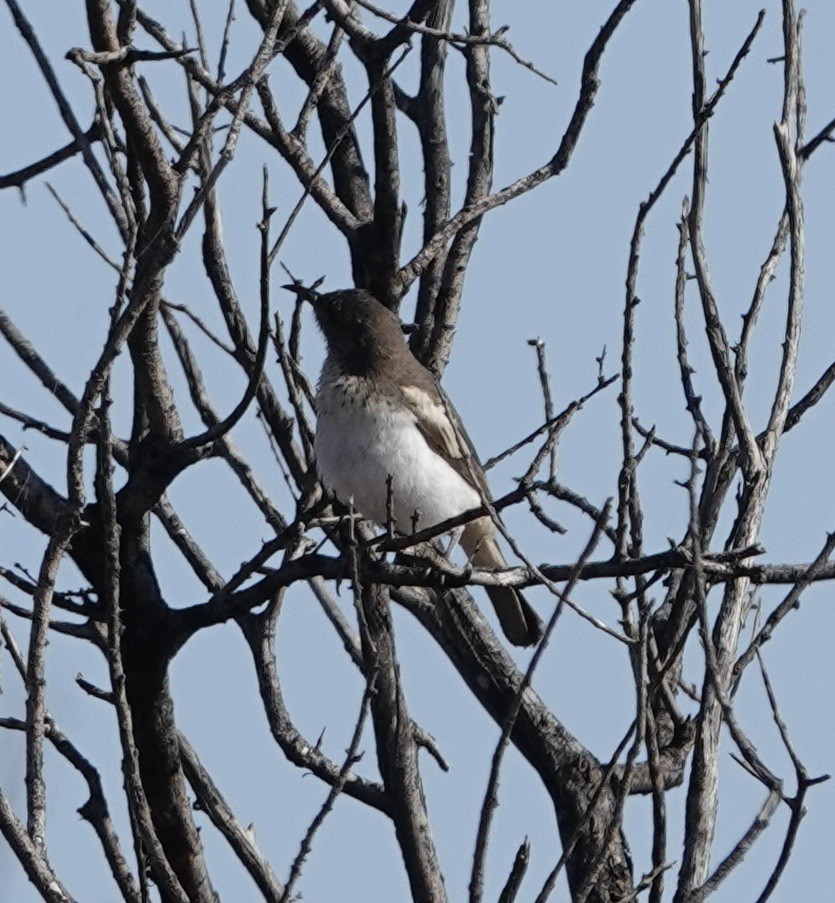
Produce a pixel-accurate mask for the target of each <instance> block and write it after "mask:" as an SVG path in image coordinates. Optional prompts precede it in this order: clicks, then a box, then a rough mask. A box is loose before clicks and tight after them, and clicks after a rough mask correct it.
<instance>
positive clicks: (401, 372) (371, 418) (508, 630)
mask: <svg viewBox="0 0 835 903" xmlns="http://www.w3.org/2000/svg"><path fill="white" fill-rule="evenodd" d="M287 288H289V289H291V290H294V291H296V292H297V294H299V295H301V296H302V297H305V298H307V300H309V301H310V302H311V303H312V305H313V310H314V312H315V315H316V320H317V322H318V324H319V327H320V329H321V330H322V333H323V335H324V337H325V341H326V343H327V357H326V359H325V363H324V366H323V368H322V376H321V378H320V380H319V387H318V392H317V395H316V415H317V416H316V438H315V452H316V462H317V468H318V471H319V476H320V477H321V480H322V482H323V483H324V485H325V486H326V487H327V488H328V489H330V490H331V491H332V492H333V493H334V494H335V495H336V496H337V498H339V500H340V501H342V502H343V503H345V504H349V503H353V505H354V507H355V508H356V510H357V511H358V512H359V513H360V514H361V515H362V516H363V517H365V518H368V519H369V520H372V521H375V522H376V523H378V524H385V523H386V521H387V517H388V514H387V508H388V503H389V499H391V508H392V514H393V520H394V526H395V528H396V529H397V531H398V532H399V533H403V534H409V533H412V532H414V531H415V530H416V529H418V530H422V529H425V528H428V527H433V526H435V525H436V524H439V523H441V522H442V521H445V520H448V519H449V518H451V517H455V516H457V515H459V514H461V513H463V512H464V511H468V510H471V509H473V508H478V507H479V506H480V505H482V504H483V500H484V499H485V498H487V499H489V498H490V493H489V489H488V487H487V480H486V478H485V475H484V471H483V470H482V467H481V464H480V463H479V461H478V457H477V456H476V453H475V451H474V449H473V447H472V443H471V442H470V440H469V439H468V437H467V434H466V433H465V432H464V429H463V427H462V425H461V422H460V420H459V418H458V415H457V414H456V413H455V410H454V408H453V407H452V405H451V403H450V402H449V400H448V399H447V398H446V396H445V395H444V394H443V392H442V390H441V388H440V386H439V385H438V382H437V381H436V379H435V377H434V376H433V375H432V374H431V373H430V372H429V370H427V369H426V367H424V366H423V364H421V363H420V362H419V361H418V360H417V358H416V357H415V356H414V355H413V354H412V352H411V351H410V350H409V347H408V346H407V344H406V342H405V339H404V336H403V331H402V329H401V326H400V321H399V320H398V319H397V317H396V316H395V314H394V313H392V311H390V310H389V309H388V308H387V307H385V306H384V305H383V304H381V303H380V302H379V301H378V300H377V299H376V298H375V297H374V296H373V295H371V294H370V293H369V292H367V291H363V290H359V289H349V290H345V291H337V292H330V293H328V294H322V295H319V294H318V293H316V292H314V291H311V290H308V289H302V288H301V287H299V286H287ZM389 477H391V493H389V489H388V480H389ZM495 532H496V531H495V525H494V523H493V521H492V520H491V518H490V517H488V516H484V517H480V518H478V519H477V520H474V521H471V522H470V523H468V524H467V525H466V526H465V528H464V530H463V532H462V534H461V539H460V541H461V545H462V547H463V548H464V551H465V552H466V553H467V556H468V558H469V560H470V562H471V563H472V564H473V565H475V566H476V567H482V568H505V567H507V563H506V561H505V559H504V556H503V555H502V553H501V550H500V549H499V546H498V544H497V543H496V539H495ZM487 593H488V595H489V597H490V600H491V602H492V603H493V607H494V608H495V610H496V614H497V615H498V618H499V622H500V623H501V626H502V630H503V631H504V633H505V636H506V637H507V638H508V640H510V642H511V643H514V644H515V645H517V646H531V645H533V644H534V643H536V642H537V640H538V639H539V637H540V635H541V633H542V624H541V622H540V620H539V618H538V617H537V615H536V613H535V612H534V611H533V609H532V608H531V607H530V605H529V604H528V603H527V602H526V601H525V598H524V597H523V596H522V594H521V593H520V592H519V591H518V590H517V589H513V588H511V587H499V586H491V587H487Z"/></svg>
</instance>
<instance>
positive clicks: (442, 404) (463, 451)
mask: <svg viewBox="0 0 835 903" xmlns="http://www.w3.org/2000/svg"><path fill="white" fill-rule="evenodd" d="M400 390H401V392H402V397H403V401H404V402H405V403H406V405H407V407H408V408H409V410H410V411H411V412H412V413H413V414H414V416H415V425H416V426H417V428H418V430H419V431H420V434H421V435H422V436H423V438H424V439H425V440H426V444H427V445H428V446H429V447H430V448H431V449H432V451H434V452H435V454H436V455H440V456H441V457H442V458H443V459H444V460H445V461H447V463H448V464H449V465H450V466H451V467H452V468H453V469H454V470H455V471H456V472H457V473H458V474H459V475H460V476H461V477H463V478H464V479H465V480H466V481H467V482H468V483H469V484H470V485H471V486H472V487H473V488H474V489H477V490H478V491H479V492H480V493H482V494H483V495H484V496H485V497H486V498H488V499H489V498H490V490H489V489H488V486H487V478H486V477H485V476H484V471H483V470H482V469H481V464H480V463H479V461H478V456H477V455H476V453H475V449H474V448H473V444H472V442H470V437H469V436H468V435H467V433H466V431H465V430H464V426H463V424H462V423H461V419H460V418H459V416H458V414H457V412H456V410H455V408H453V406H452V402H450V401H449V399H448V398H447V397H446V396H445V395H443V393H442V392H441V390H440V388H439V387H438V386H436V385H432V386H431V387H427V386H417V385H402V386H401V387H400Z"/></svg>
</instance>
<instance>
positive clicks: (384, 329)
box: [284, 285, 404, 373]
mask: <svg viewBox="0 0 835 903" xmlns="http://www.w3.org/2000/svg"><path fill="white" fill-rule="evenodd" d="M284 288H286V289H288V290H290V291H292V292H295V294H296V295H297V296H298V297H299V298H301V299H302V300H304V301H308V302H309V303H310V305H311V306H312V307H313V312H314V314H315V315H316V322H317V323H318V324H319V328H320V329H321V330H322V335H323V336H324V337H325V342H326V343H327V346H328V352H329V353H330V355H332V356H333V357H334V358H336V360H337V361H338V362H339V363H340V364H341V365H342V367H343V368H344V369H348V370H349V371H350V372H354V373H359V372H363V371H364V370H367V369H369V368H370V367H373V366H374V364H375V362H376V361H377V360H378V359H379V358H380V357H381V356H386V355H388V354H390V353H391V352H392V351H393V350H394V349H402V348H403V344H404V343H403V333H402V330H401V328H400V321H399V320H398V319H397V316H396V315H395V314H394V313H392V311H390V310H389V309H388V308H387V307H386V306H385V305H383V304H381V303H380V302H379V301H378V300H377V299H376V298H375V297H374V296H373V295H372V294H371V293H370V292H367V291H365V290H364V289H342V290H340V291H336V292H327V293H325V294H320V293H319V292H317V291H316V290H315V289H309V288H305V287H304V286H301V285H285V286H284Z"/></svg>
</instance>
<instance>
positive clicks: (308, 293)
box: [281, 282, 320, 307]
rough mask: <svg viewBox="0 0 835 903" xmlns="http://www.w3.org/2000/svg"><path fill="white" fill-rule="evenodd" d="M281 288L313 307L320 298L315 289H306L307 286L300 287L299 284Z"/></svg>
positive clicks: (295, 283)
mask: <svg viewBox="0 0 835 903" xmlns="http://www.w3.org/2000/svg"><path fill="white" fill-rule="evenodd" d="M281 287H282V288H284V289H287V291H288V292H293V294H294V295H295V296H296V297H297V298H300V299H301V300H302V301H308V302H310V304H312V305H313V306H314V307H315V306H316V302H317V301H318V300H319V298H320V295H319V292H317V291H316V289H315V288H307V286H304V285H302V284H301V283H300V282H294V283H291V284H290V285H282V286H281Z"/></svg>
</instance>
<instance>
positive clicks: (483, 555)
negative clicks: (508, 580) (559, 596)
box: [461, 521, 542, 646]
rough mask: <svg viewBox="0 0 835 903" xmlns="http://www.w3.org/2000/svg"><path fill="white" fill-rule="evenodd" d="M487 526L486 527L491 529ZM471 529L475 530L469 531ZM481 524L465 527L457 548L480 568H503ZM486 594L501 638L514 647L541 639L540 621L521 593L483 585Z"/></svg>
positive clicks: (491, 539) (495, 545)
mask: <svg viewBox="0 0 835 903" xmlns="http://www.w3.org/2000/svg"><path fill="white" fill-rule="evenodd" d="M492 526H493V525H492V524H490V528H492ZM473 527H475V528H476V529H473ZM485 527H486V525H484V526H482V522H481V521H475V522H474V524H470V525H468V527H467V529H466V530H465V531H464V533H463V535H462V537H461V545H462V546H463V547H464V551H465V552H466V553H467V555H468V556H469V558H470V563H471V564H473V565H475V567H480V568H496V569H498V568H506V567H507V562H506V561H505V558H504V555H502V550H501V549H500V548H499V546H498V544H497V543H496V540H495V539H494V538H493V537H492V535H490V534H491V533H492V529H490V528H487V529H485ZM485 589H486V590H487V595H488V596H489V598H490V601H491V602H492V603H493V608H494V609H495V610H496V616H497V617H498V619H499V623H500V624H501V625H502V631H503V632H504V635H505V636H506V637H507V638H508V640H510V642H511V643H513V645H514V646H533V645H534V644H535V643H537V642H538V641H539V638H540V637H541V636H542V621H541V620H540V619H539V615H537V613H536V612H535V611H534V610H533V608H531V606H530V603H529V602H528V601H527V600H526V599H525V597H524V596H523V595H522V593H521V592H520V591H519V590H518V589H515V588H514V587H512V586H487V587H485Z"/></svg>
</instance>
